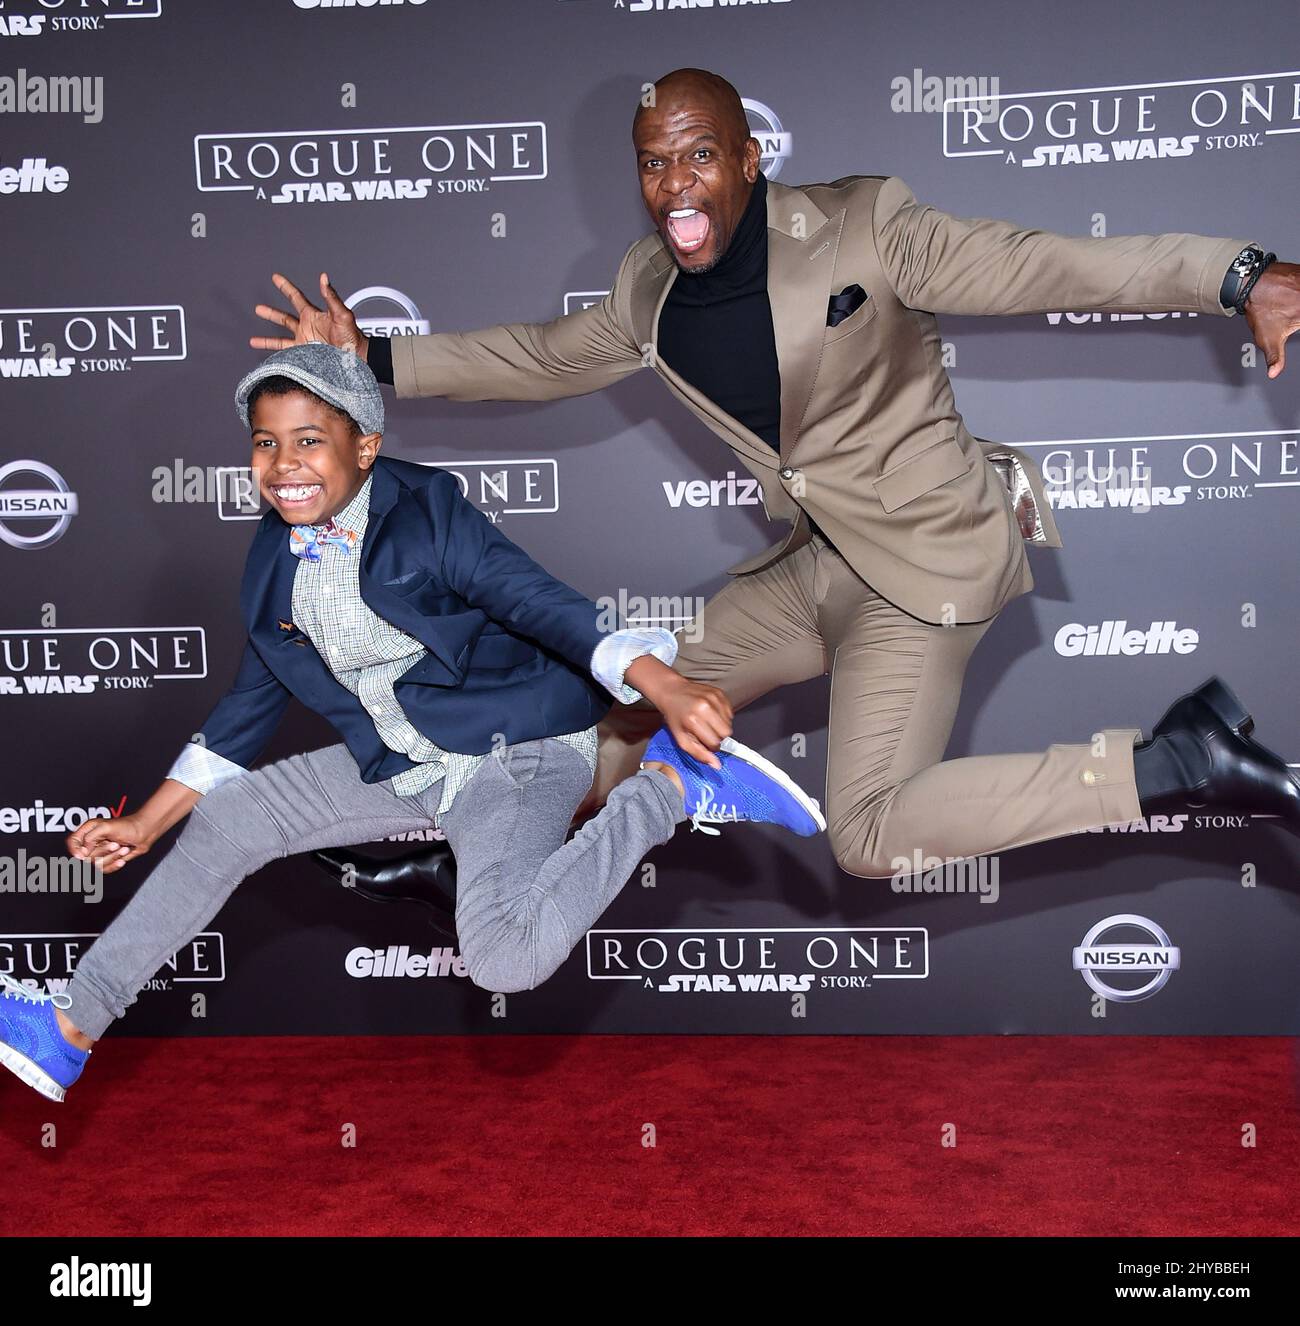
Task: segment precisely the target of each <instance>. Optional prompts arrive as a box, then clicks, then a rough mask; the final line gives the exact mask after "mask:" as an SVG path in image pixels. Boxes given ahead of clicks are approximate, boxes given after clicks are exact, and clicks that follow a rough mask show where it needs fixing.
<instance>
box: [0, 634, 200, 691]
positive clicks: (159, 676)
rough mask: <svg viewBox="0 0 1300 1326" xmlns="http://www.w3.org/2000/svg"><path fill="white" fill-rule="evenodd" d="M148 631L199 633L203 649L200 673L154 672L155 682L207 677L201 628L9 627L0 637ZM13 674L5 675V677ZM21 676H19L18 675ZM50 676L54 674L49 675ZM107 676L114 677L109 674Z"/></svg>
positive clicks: (198, 679)
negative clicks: (24, 628)
mask: <svg viewBox="0 0 1300 1326" xmlns="http://www.w3.org/2000/svg"><path fill="white" fill-rule="evenodd" d="M149 631H158V632H162V631H197V632H198V633H199V643H200V644H201V645H202V647H203V671H202V672H155V673H154V674H153V678H154V680H155V681H202V680H203V678H204V677H206V676H207V675H208V637H207V632H206V630H205V628H204V627H202V626H105V627H96V626H40V627H33V628H32V629H31V630H27V631H25V630H23V629H22V628H21V627H17V626H15V627H11V628H9V629H6V630H3V631H0V636H5V635H117V634H119V633H120V634H125V635H144V634H145V633H146V632H149ZM12 675H14V674H11V673H6V676H12ZM19 675H21V674H19ZM49 675H50V676H54V675H56V674H54V673H50V674H49ZM109 675H114V676H115V675H116V674H115V673H114V674H109Z"/></svg>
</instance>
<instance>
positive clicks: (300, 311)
mask: <svg viewBox="0 0 1300 1326" xmlns="http://www.w3.org/2000/svg"><path fill="white" fill-rule="evenodd" d="M271 280H272V281H273V282H274V283H275V288H276V289H277V290H278V291H279V292H280V293H281V294H282V295H283V296H284V297H285V298H286V299H287V300H288V301H289V303H290V304H292V305H293V312H292V313H285V312H284V311H283V310H282V309H278V308H272V307H271V306H270V305H269V304H259V305H258V306H257V307H256V308H255V309H254V310H253V311H254V312H255V313H256V314H257V316H258V317H259V318H265V319H266V321H267V322H273V323H275V325H276V326H277V327H283V328H284V329H285V330H286V331H288V332H291V333H292V336H289V337H284V336H278V337H277V336H250V337H249V338H248V343H249V345H251V346H252V347H253V349H254V350H287V349H288V348H289V347H290V346H291V345H303V344H305V343H306V342H307V341H324V342H325V343H326V344H328V345H333V346H337V347H338V348H339V349H340V350H351V351H352V353H353V354H355V355H356V356H358V358H360V359H364V358H365V357H366V351H367V349H368V348H369V345H370V342H369V340H368V339H367V338H366V336H365V335H364V333H363V332H362V330H361V328H360V327H358V326H357V320H356V318H354V317H353V316H352V310H351V309H350V308H348V306H347V305H346V304H345V303H344V302H343V301H342V300H341V299H340V298H339V293H338V291H337V290H335V289H334V287H333V286H332V285H330V279H329V277H328V276H327V275H326V274H325V273H324V272H322V273H321V274H320V293H321V298H322V300H323V301H324V304H325V307H324V308H323V309H319V308H317V307H316V305H315V304H312V303H311V302H310V301H309V300H308V299H307V296H306V295H304V294H303V293H302V291H301V290H299V289H298V287H297V286H296V285H294V283H293V282H292V281H291V280H289V278H288V277H287V276H281V275H280V273H279V272H276V273H274V274H273V275H272V277H271Z"/></svg>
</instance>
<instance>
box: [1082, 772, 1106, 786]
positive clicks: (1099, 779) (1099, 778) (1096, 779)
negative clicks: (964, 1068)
mask: <svg viewBox="0 0 1300 1326" xmlns="http://www.w3.org/2000/svg"><path fill="white" fill-rule="evenodd" d="M1079 777H1080V778H1081V779H1082V780H1083V781H1084V782H1085V783H1086V784H1087V785H1088V786H1089V787H1093V786H1095V785H1096V784H1097V783H1104V782H1105V781H1106V775H1105V774H1099V773H1094V772H1093V770H1091V769H1085V770H1084V771H1083V772H1082V773H1081V774H1080V775H1079Z"/></svg>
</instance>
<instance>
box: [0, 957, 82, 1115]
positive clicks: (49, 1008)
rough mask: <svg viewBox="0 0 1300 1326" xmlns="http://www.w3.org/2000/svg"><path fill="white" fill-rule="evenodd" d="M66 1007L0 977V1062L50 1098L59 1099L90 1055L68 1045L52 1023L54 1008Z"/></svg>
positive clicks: (67, 998) (58, 997)
mask: <svg viewBox="0 0 1300 1326" xmlns="http://www.w3.org/2000/svg"><path fill="white" fill-rule="evenodd" d="M60 1001H63V1002H60ZM71 1003H72V997H71V996H70V995H66V994H56V995H47V994H42V993H41V992H40V991H39V990H32V989H30V988H29V987H28V986H26V985H23V984H21V983H20V982H19V981H15V980H14V978H13V977H12V976H5V975H4V974H3V973H0V1064H4V1066H5V1067H6V1068H7V1069H8V1070H9V1071H10V1072H11V1073H14V1074H16V1075H17V1076H18V1077H21V1078H22V1080H23V1081H24V1082H26V1083H27V1085H28V1086H29V1087H34V1088H35V1089H36V1090H37V1091H39V1092H40V1093H41V1095H42V1096H48V1097H49V1098H50V1099H51V1100H62V1099H63V1095H64V1092H65V1091H66V1090H67V1089H68V1087H70V1086H71V1085H72V1084H73V1083H74V1082H75V1081H76V1080H77V1079H78V1078H79V1077H80V1076H81V1070H82V1069H83V1068H84V1067H85V1066H86V1060H87V1059H89V1058H90V1054H91V1052H90V1051H89V1050H79V1049H77V1047H76V1046H75V1045H72V1044H70V1043H69V1042H68V1041H67V1040H66V1039H65V1038H64V1035H63V1032H62V1031H61V1030H60V1029H59V1024H58V1022H57V1020H56V1019H55V1016H54V1010H55V1008H68V1007H69V1006H70V1005H71Z"/></svg>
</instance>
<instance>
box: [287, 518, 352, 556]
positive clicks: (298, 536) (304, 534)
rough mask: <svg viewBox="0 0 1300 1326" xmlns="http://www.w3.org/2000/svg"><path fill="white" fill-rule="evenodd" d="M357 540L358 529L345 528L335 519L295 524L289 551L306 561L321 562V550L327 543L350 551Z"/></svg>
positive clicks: (291, 533)
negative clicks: (318, 523) (311, 523)
mask: <svg viewBox="0 0 1300 1326" xmlns="http://www.w3.org/2000/svg"><path fill="white" fill-rule="evenodd" d="M356 541H357V535H356V531H355V530H350V529H344V528H343V526H342V525H340V524H339V523H338V522H337V521H335V520H328V521H326V522H325V524H323V525H294V526H293V527H292V528H291V529H290V530H289V551H290V552H291V553H293V555H294V556H295V557H301V558H302V560H303V561H304V562H319V561H320V550H321V549H322V548H323V547H324V546H325V545H326V544H327V543H332V544H335V545H336V546H337V547H339V548H342V549H343V551H344V552H348V553H350V552H351V551H352V547H353V545H354V544H355V543H356Z"/></svg>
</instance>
